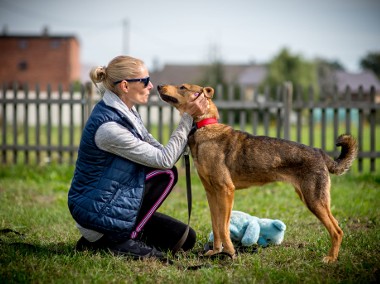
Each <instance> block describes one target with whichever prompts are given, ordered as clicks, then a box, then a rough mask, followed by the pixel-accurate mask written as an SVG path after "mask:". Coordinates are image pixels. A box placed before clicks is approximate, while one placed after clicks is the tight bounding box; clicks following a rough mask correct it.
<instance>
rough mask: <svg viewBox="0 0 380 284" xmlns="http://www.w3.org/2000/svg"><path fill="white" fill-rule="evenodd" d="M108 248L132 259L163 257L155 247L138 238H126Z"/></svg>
mask: <svg viewBox="0 0 380 284" xmlns="http://www.w3.org/2000/svg"><path fill="white" fill-rule="evenodd" d="M108 249H109V250H110V251H111V252H113V253H114V254H116V255H123V256H130V257H132V258H134V259H142V258H148V257H153V258H158V259H165V254H164V253H163V252H161V251H159V250H157V249H156V248H155V247H151V246H148V245H147V244H145V243H144V242H142V241H140V240H132V239H129V240H126V241H125V242H122V243H116V244H112V245H109V246H108Z"/></svg>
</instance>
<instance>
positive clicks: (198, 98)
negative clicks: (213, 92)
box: [185, 93, 209, 117]
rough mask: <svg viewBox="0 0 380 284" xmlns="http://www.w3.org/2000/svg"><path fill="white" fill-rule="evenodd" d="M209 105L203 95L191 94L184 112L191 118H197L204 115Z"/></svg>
mask: <svg viewBox="0 0 380 284" xmlns="http://www.w3.org/2000/svg"><path fill="white" fill-rule="evenodd" d="M208 106H209V103H208V101H207V98H206V97H205V96H204V94H203V93H201V94H200V95H196V94H193V95H192V96H191V98H190V101H189V102H188V103H187V104H186V106H185V112H187V113H188V114H190V115H191V116H192V117H198V116H202V115H204V114H205V112H206V110H207V108H208Z"/></svg>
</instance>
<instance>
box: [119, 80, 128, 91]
mask: <svg viewBox="0 0 380 284" xmlns="http://www.w3.org/2000/svg"><path fill="white" fill-rule="evenodd" d="M128 89H129V85H128V82H127V81H123V82H121V83H120V90H121V91H123V92H124V93H128Z"/></svg>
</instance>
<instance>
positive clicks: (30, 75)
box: [0, 29, 81, 90]
mask: <svg viewBox="0 0 380 284" xmlns="http://www.w3.org/2000/svg"><path fill="white" fill-rule="evenodd" d="M80 69H81V68H80V60H79V41H78V39H77V38H76V37H75V36H73V35H49V34H48V32H47V29H45V30H44V32H43V33H42V34H41V35H30V34H17V35H16V34H7V33H6V32H5V31H4V32H3V34H1V35H0V84H6V85H8V87H10V86H11V85H13V83H18V84H28V85H29V86H30V87H31V88H35V85H36V84H39V86H40V88H41V89H42V90H45V89H46V87H47V85H48V84H50V85H51V87H52V88H53V89H57V87H58V85H59V84H61V85H62V87H63V88H64V89H68V86H69V85H70V84H71V83H73V82H75V81H79V80H80V77H81V73H80Z"/></svg>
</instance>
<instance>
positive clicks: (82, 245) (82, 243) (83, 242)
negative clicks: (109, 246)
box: [75, 237, 106, 251]
mask: <svg viewBox="0 0 380 284" xmlns="http://www.w3.org/2000/svg"><path fill="white" fill-rule="evenodd" d="M105 248H106V247H105V244H104V243H103V241H102V239H100V240H98V241H96V242H90V241H88V240H87V239H86V238H84V237H81V238H80V239H79V240H78V242H77V244H76V246H75V250H77V251H85V250H89V251H98V250H101V249H105Z"/></svg>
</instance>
